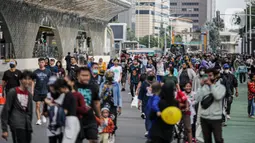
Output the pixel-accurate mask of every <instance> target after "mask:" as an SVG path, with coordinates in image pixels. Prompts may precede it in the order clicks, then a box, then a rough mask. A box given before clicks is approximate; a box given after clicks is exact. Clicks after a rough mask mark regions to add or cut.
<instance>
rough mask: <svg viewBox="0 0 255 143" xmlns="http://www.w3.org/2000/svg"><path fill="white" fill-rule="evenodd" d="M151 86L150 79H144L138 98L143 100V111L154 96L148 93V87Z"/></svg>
mask: <svg viewBox="0 0 255 143" xmlns="http://www.w3.org/2000/svg"><path fill="white" fill-rule="evenodd" d="M149 86H150V84H149V82H148V81H146V80H145V81H144V82H143V83H142V85H141V88H140V91H139V95H138V99H139V100H141V101H142V112H145V110H146V106H147V103H148V100H149V99H150V98H151V97H152V95H151V96H149V94H148V93H147V88H148V87H149Z"/></svg>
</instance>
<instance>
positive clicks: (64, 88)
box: [54, 79, 80, 143]
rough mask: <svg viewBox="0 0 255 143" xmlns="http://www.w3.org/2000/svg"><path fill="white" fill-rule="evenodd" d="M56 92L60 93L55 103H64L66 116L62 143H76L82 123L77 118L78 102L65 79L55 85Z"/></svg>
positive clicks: (59, 80)
mask: <svg viewBox="0 0 255 143" xmlns="http://www.w3.org/2000/svg"><path fill="white" fill-rule="evenodd" d="M54 88H55V90H56V91H57V92H58V93H60V95H59V97H58V98H57V99H55V100H54V103H56V102H60V103H61V101H62V104H61V106H62V108H63V109H64V111H65V114H66V120H65V129H64V133H63V141H62V143H75V141H76V139H77V136H78V134H79V131H80V122H79V119H78V118H77V116H76V113H77V112H76V108H77V107H76V105H77V104H76V100H75V97H74V96H73V94H72V92H71V91H72V88H71V87H70V86H69V85H68V83H67V82H66V81H65V80H64V79H58V80H57V81H56V82H55V84H54Z"/></svg>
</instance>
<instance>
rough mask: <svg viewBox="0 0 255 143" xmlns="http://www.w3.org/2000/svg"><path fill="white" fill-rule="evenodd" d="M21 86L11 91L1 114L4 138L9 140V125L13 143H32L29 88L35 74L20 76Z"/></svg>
mask: <svg viewBox="0 0 255 143" xmlns="http://www.w3.org/2000/svg"><path fill="white" fill-rule="evenodd" d="M19 81H20V86H18V87H16V88H13V89H11V90H10V91H9V92H8V94H7V96H6V103H5V105H4V107H3V110H2V114H1V123H2V131H3V132H2V137H3V138H4V139H5V140H7V138H8V136H9V134H8V125H9V127H10V130H11V132H12V140H13V143H30V142H31V134H32V115H33V103H32V94H31V93H29V91H28V88H29V87H30V86H31V84H32V81H33V73H32V72H30V71H24V72H23V73H21V75H20V80H19Z"/></svg>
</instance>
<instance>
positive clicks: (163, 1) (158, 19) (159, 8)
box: [135, 0, 170, 37]
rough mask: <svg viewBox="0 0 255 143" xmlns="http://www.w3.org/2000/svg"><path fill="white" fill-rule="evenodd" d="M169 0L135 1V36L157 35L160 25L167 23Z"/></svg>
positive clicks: (164, 25)
mask: <svg viewBox="0 0 255 143" xmlns="http://www.w3.org/2000/svg"><path fill="white" fill-rule="evenodd" d="M169 4H170V2H169V0H149V1H148V0H137V1H136V12H135V14H136V16H135V17H136V25H135V34H136V37H143V36H146V35H153V36H158V35H159V32H160V29H161V26H162V27H163V28H166V27H167V26H168V25H169V12H170V11H169V8H170V7H169Z"/></svg>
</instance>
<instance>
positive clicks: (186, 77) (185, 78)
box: [179, 63, 196, 91]
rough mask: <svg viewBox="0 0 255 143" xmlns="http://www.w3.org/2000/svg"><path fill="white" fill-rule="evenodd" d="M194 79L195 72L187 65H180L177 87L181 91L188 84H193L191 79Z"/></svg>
mask: <svg viewBox="0 0 255 143" xmlns="http://www.w3.org/2000/svg"><path fill="white" fill-rule="evenodd" d="M195 77H196V73H195V71H194V70H193V69H192V68H190V67H189V65H188V63H183V64H182V69H181V70H180V71H179V85H180V89H181V90H182V91H183V90H184V86H185V85H186V84H187V83H188V82H193V79H194V78H195Z"/></svg>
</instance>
